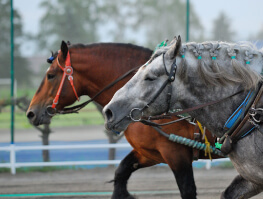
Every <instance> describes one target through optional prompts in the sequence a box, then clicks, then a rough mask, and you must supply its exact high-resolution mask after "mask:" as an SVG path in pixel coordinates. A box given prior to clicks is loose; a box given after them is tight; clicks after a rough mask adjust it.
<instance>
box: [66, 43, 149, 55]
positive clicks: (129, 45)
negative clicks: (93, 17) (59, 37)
mask: <svg viewBox="0 0 263 199" xmlns="http://www.w3.org/2000/svg"><path fill="white" fill-rule="evenodd" d="M98 46H103V47H106V46H109V47H116V48H131V49H135V50H136V49H137V50H142V51H148V52H150V53H152V52H153V51H152V50H151V49H149V48H145V47H142V46H137V45H134V44H131V43H113V42H108V43H107V42H105V43H104V42H101V43H92V44H81V43H77V44H72V45H70V46H69V48H93V47H98Z"/></svg>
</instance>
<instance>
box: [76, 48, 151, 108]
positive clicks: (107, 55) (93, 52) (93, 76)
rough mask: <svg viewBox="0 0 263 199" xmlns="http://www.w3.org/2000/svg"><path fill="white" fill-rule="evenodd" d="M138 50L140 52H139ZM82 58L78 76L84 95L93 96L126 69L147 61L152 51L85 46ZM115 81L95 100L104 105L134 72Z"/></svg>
mask: <svg viewBox="0 0 263 199" xmlns="http://www.w3.org/2000/svg"><path fill="white" fill-rule="evenodd" d="M138 52H139V53H138ZM80 55H81V59H78V57H76V60H77V62H78V65H79V66H81V67H80V69H79V70H80V71H79V74H80V76H79V78H80V79H81V81H80V84H81V88H82V89H81V95H88V96H89V97H93V96H94V95H96V94H97V93H98V92H99V91H101V90H102V89H103V88H104V87H106V86H107V85H109V84H110V83H111V82H113V81H114V80H115V79H117V78H118V77H120V76H122V75H123V74H125V73H126V72H127V71H129V70H131V69H132V68H135V67H137V66H139V65H142V64H144V63H145V62H146V61H147V60H148V59H149V57H150V55H151V52H150V51H142V50H141V51H139V50H138V49H132V48H128V47H127V49H125V48H124V49H123V50H120V49H118V47H117V46H106V45H105V46H103V47H99V46H98V47H93V48H92V49H89V48H84V49H82V52H81V53H80ZM133 74H134V73H132V74H131V75H129V76H128V77H127V78H125V79H124V80H122V81H120V82H118V83H116V84H115V85H114V86H113V87H111V88H110V89H108V90H106V91H104V92H103V93H101V94H100V95H99V96H98V97H96V99H95V101H96V102H97V103H98V104H100V105H102V106H105V105H106V104H107V103H108V102H109V101H110V100H111V98H112V97H113V95H114V93H115V92H116V91H117V90H118V89H119V88H121V87H122V86H123V85H124V84H125V83H126V82H127V81H128V80H129V79H130V78H131V77H132V75H133Z"/></svg>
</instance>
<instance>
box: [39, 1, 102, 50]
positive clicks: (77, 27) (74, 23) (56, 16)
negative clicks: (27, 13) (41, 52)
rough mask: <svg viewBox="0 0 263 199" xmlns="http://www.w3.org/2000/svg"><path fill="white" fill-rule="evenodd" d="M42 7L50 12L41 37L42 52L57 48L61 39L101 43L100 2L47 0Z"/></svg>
mask: <svg viewBox="0 0 263 199" xmlns="http://www.w3.org/2000/svg"><path fill="white" fill-rule="evenodd" d="M40 7H41V8H42V9H44V10H45V11H46V12H45V15H44V16H43V17H42V18H41V25H40V31H39V34H38V36H37V40H38V42H39V48H40V49H46V48H48V49H57V48H58V47H59V46H60V44H61V40H69V41H70V42H72V43H87V42H90V43H91V42H95V41H98V25H99V22H100V16H99V10H100V5H99V1H97V0H88V1H83V0H76V1H72V0H55V1H52V2H51V1H49V0H44V1H43V2H42V3H41V4H40Z"/></svg>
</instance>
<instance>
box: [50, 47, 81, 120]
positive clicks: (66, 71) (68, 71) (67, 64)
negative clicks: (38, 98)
mask: <svg viewBox="0 0 263 199" xmlns="http://www.w3.org/2000/svg"><path fill="white" fill-rule="evenodd" d="M57 64H58V66H59V67H60V68H61V70H63V76H62V79H61V82H60V85H59V88H58V91H57V94H56V97H55V99H54V100H53V103H52V105H49V106H47V108H46V111H47V114H48V115H50V116H54V115H55V114H56V112H57V111H56V106H57V104H58V100H59V96H60V94H61V90H62V87H63V85H64V82H65V79H66V76H67V77H68V80H69V82H70V85H71V87H72V89H73V92H74V94H75V96H76V98H77V100H78V101H79V97H78V94H77V91H76V89H75V86H74V83H73V76H72V74H73V68H72V67H71V61H70V54H69V51H68V54H67V58H66V61H65V67H62V66H61V65H60V63H59V60H58V56H57Z"/></svg>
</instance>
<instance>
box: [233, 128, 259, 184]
mask: <svg viewBox="0 0 263 199" xmlns="http://www.w3.org/2000/svg"><path fill="white" fill-rule="evenodd" d="M262 143H263V135H262V134H261V133H259V132H257V131H256V132H254V133H252V134H251V135H249V136H247V137H245V138H243V139H241V140H239V141H238V142H237V144H236V145H235V146H234V150H233V152H232V153H230V154H229V157H230V159H231V161H232V162H233V165H234V166H235V168H236V170H237V171H238V173H239V174H240V175H241V176H242V177H243V178H245V179H247V180H249V181H252V182H255V183H256V184H261V185H262V186H263V153H262V151H263V144H262Z"/></svg>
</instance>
